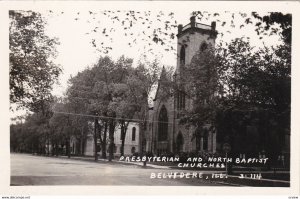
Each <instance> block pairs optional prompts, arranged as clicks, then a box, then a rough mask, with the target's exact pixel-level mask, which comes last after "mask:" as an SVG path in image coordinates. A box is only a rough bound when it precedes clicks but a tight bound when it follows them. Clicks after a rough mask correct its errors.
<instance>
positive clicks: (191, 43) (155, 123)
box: [146, 16, 217, 155]
mask: <svg viewBox="0 0 300 199" xmlns="http://www.w3.org/2000/svg"><path fill="white" fill-rule="evenodd" d="M216 36H217V31H216V23H215V22H212V23H211V26H209V25H205V24H201V23H196V21H195V17H194V16H193V17H191V18H190V23H189V24H187V25H185V26H182V25H179V26H178V34H177V39H178V42H177V55H178V56H177V66H176V71H175V74H174V80H175V82H176V83H177V84H178V85H179V88H180V89H178V90H176V92H174V94H175V95H174V96H172V97H169V96H167V97H165V90H164V84H163V82H164V80H165V78H167V76H166V74H165V73H166V71H165V69H164V68H163V70H162V74H161V77H160V80H159V82H158V87H157V90H156V95H155V98H154V99H153V107H151V108H150V110H149V123H148V125H147V126H148V127H147V132H148V133H147V147H146V150H147V151H150V152H151V153H153V154H156V155H163V154H169V153H174V154H179V153H181V152H192V151H209V152H215V148H216V139H215V138H216V135H215V134H214V135H213V134H211V133H209V132H207V133H206V134H205V135H203V136H202V137H201V138H197V139H194V137H195V136H194V132H195V130H194V129H192V128H186V126H184V125H180V124H179V121H180V113H181V111H182V110H188V108H189V107H191V104H192V103H191V100H190V99H186V96H185V92H184V87H185V86H184V82H186V81H188V80H186V79H183V77H180V72H181V70H182V66H185V65H188V64H190V62H191V60H192V58H193V56H194V55H195V54H196V53H197V52H198V51H199V50H204V49H205V48H207V47H208V46H209V45H211V46H214V45H215V38H216ZM167 89H168V88H167Z"/></svg>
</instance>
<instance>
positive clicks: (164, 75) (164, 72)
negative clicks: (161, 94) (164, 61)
mask: <svg viewBox="0 0 300 199" xmlns="http://www.w3.org/2000/svg"><path fill="white" fill-rule="evenodd" d="M164 80H168V77H167V71H166V69H165V66H163V68H162V70H161V74H160V78H159V80H158V85H157V89H156V93H155V97H154V99H153V101H155V100H156V99H157V95H158V91H159V88H160V86H161V82H162V81H164Z"/></svg>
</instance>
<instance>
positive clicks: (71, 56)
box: [13, 7, 280, 115]
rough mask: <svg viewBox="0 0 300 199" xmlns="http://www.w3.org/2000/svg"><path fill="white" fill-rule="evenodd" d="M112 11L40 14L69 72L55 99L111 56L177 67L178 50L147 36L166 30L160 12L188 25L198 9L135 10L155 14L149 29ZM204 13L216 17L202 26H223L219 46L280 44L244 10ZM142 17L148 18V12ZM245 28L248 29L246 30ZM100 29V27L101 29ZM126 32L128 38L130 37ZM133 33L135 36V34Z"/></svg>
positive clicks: (65, 72) (173, 42)
mask: <svg viewBox="0 0 300 199" xmlns="http://www.w3.org/2000/svg"><path fill="white" fill-rule="evenodd" d="M109 11H113V12H114V14H112V16H110V17H108V16H107V15H104V14H103V13H104V10H91V9H78V10H74V9H72V10H71V9H63V10H57V9H55V10H48V9H45V10H41V11H40V10H39V12H40V13H41V14H42V16H43V17H44V19H45V20H46V21H47V26H46V34H47V35H49V36H50V37H56V38H57V39H58V41H59V42H60V44H59V45H58V46H57V47H56V49H57V57H56V58H55V59H54V62H55V63H56V64H58V65H60V67H61V68H62V69H63V72H62V74H61V75H60V77H59V82H58V83H57V84H56V85H54V88H53V94H54V95H56V96H63V95H64V93H65V91H66V89H67V87H68V79H69V78H70V77H71V76H75V75H76V74H77V73H78V72H79V71H82V70H84V69H85V68H87V67H88V66H89V67H91V66H93V64H95V63H96V61H97V59H98V58H99V57H100V56H105V55H108V56H110V57H111V58H112V59H114V60H116V59H118V58H119V57H120V56H121V55H125V56H126V57H129V58H133V59H134V65H136V64H137V62H138V61H139V60H140V59H141V57H142V55H143V54H144V55H146V59H147V60H150V61H151V60H153V59H154V58H155V57H156V58H158V59H159V60H160V63H161V66H163V65H165V66H171V67H176V54H175V53H174V52H176V51H165V47H166V45H163V46H162V45H154V42H152V37H151V38H147V36H149V35H151V34H152V30H153V28H155V27H156V28H157V27H161V26H162V27H163V25H164V23H161V22H160V21H158V17H157V15H158V14H159V15H163V16H162V17H160V18H159V19H160V20H161V21H166V20H169V19H170V16H169V15H168V14H169V13H170V12H172V13H173V15H172V20H173V21H174V20H175V21H176V22H177V24H183V25H186V24H188V23H189V18H190V16H191V12H192V11H194V10H193V8H192V7H191V8H190V9H186V10H184V11H183V10H180V11H178V10H174V11H173V10H164V9H162V10H157V9H156V10H151V9H150V10H147V9H146V10H145V9H144V10H135V12H140V13H144V12H146V13H147V14H149V13H150V14H149V16H148V19H149V21H152V22H153V23H151V24H150V25H149V23H148V25H147V23H146V24H142V23H141V22H142V21H143V20H140V22H139V20H138V21H137V23H136V24H134V25H133V27H132V29H131V31H127V30H124V26H122V25H121V24H120V23H117V21H116V20H111V17H113V16H117V17H118V18H120V19H121V21H122V19H125V18H126V13H128V11H129V10H121V11H120V12H118V10H113V9H111V10H109ZM197 11H198V10H197ZM201 12H203V14H204V16H208V15H210V17H203V18H202V19H201V21H200V20H199V19H197V20H196V22H198V23H203V24H207V25H210V24H211V22H212V21H216V22H217V26H216V29H217V31H218V32H219V35H218V37H217V39H216V43H220V42H221V40H222V41H225V42H230V40H232V39H234V38H237V37H242V36H244V37H249V38H250V42H251V44H252V45H253V46H256V47H262V46H263V43H264V44H265V45H267V46H270V45H276V44H279V43H280V41H279V37H278V36H271V37H269V36H266V37H264V38H263V39H261V40H260V39H259V36H258V35H257V34H256V32H255V27H254V25H245V23H244V21H245V18H243V17H241V13H239V12H228V11H221V12H218V14H219V15H216V16H214V13H215V12H205V11H201ZM105 13H107V12H105ZM162 13H163V14H162ZM233 14H234V16H233ZM246 14H247V16H248V17H251V12H246ZM259 14H261V15H263V14H267V12H260V13H259ZM138 16H143V14H140V15H138ZM231 20H233V21H234V24H235V27H232V26H231V25H230V23H231ZM224 21H225V22H226V25H225V26H222V23H223V22H224ZM253 21H254V20H253ZM241 25H245V27H243V28H240V26H241ZM96 27H97V29H95V28H96ZM104 29H106V32H108V30H112V29H114V31H113V32H111V33H109V36H108V37H106V36H104V34H103V33H102V32H103V31H104ZM93 30H94V31H93ZM170 31H171V32H172V31H173V32H174V34H175V35H176V33H177V28H173V29H171V30H170ZM142 32H146V34H145V35H143V34H141V33H142ZM125 33H126V34H127V36H125ZM130 33H132V35H131V36H130ZM93 39H95V42H96V44H97V47H96V48H95V47H94V46H93V43H92V41H93ZM133 40H136V43H135V44H133V45H131V46H129V45H128V43H132V41H133ZM149 41H151V46H149V45H148V43H149ZM170 41H171V42H170V43H168V45H169V47H170V46H172V48H174V49H175V50H176V48H177V39H176V37H175V39H173V40H170ZM101 43H105V44H104V45H108V46H110V47H112V50H110V51H109V53H108V54H104V53H103V52H99V51H98V50H99V46H100V45H101ZM97 49H98V50H97ZM149 49H152V51H151V52H152V53H149V51H148V50H149ZM23 114H24V111H18V112H17V113H16V112H15V113H13V115H23Z"/></svg>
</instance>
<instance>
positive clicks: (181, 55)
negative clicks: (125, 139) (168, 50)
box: [180, 46, 185, 65]
mask: <svg viewBox="0 0 300 199" xmlns="http://www.w3.org/2000/svg"><path fill="white" fill-rule="evenodd" d="M180 64H183V65H184V64H185V47H184V46H181V50H180Z"/></svg>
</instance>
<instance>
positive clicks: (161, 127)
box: [158, 105, 168, 141]
mask: <svg viewBox="0 0 300 199" xmlns="http://www.w3.org/2000/svg"><path fill="white" fill-rule="evenodd" d="M167 139H168V113H167V109H166V107H165V106H164V105H163V106H162V108H161V109H160V112H159V116H158V141H166V140H167Z"/></svg>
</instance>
